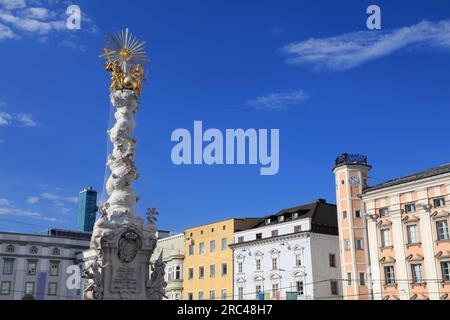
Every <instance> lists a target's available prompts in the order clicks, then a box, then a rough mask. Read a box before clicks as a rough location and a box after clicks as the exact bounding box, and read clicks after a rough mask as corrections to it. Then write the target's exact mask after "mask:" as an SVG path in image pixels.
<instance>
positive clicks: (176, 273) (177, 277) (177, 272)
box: [173, 266, 181, 280]
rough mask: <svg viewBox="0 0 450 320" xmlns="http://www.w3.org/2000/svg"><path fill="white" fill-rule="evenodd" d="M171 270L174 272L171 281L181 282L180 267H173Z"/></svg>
mask: <svg viewBox="0 0 450 320" xmlns="http://www.w3.org/2000/svg"><path fill="white" fill-rule="evenodd" d="M173 270H174V275H173V279H174V280H181V266H175V267H174V268H173Z"/></svg>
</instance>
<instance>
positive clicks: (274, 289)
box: [272, 283, 280, 299]
mask: <svg viewBox="0 0 450 320" xmlns="http://www.w3.org/2000/svg"><path fill="white" fill-rule="evenodd" d="M279 289H280V286H279V285H278V283H274V284H272V299H277V298H278V290H279Z"/></svg>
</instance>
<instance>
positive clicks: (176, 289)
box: [150, 233, 185, 300]
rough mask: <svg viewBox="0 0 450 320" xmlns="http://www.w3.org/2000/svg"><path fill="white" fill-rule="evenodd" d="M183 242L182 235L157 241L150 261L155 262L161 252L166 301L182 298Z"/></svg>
mask: <svg viewBox="0 0 450 320" xmlns="http://www.w3.org/2000/svg"><path fill="white" fill-rule="evenodd" d="M184 240H185V239H184V233H180V234H176V235H174V236H170V237H166V238H162V239H159V240H158V244H157V246H156V249H155V252H154V253H153V255H152V258H151V260H150V261H151V262H153V261H155V260H156V259H158V258H159V256H160V254H161V252H162V255H163V261H164V262H165V263H166V275H165V280H166V282H167V287H166V296H167V299H168V300H181V298H182V293H183V261H184Z"/></svg>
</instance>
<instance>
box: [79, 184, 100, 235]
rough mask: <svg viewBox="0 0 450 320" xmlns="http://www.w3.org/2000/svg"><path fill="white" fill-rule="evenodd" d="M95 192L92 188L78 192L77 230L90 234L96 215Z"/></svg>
mask: <svg viewBox="0 0 450 320" xmlns="http://www.w3.org/2000/svg"><path fill="white" fill-rule="evenodd" d="M97 210H98V207H97V191H95V190H94V189H93V188H92V187H89V188H86V189H84V190H83V191H81V192H80V195H79V197H78V212H77V229H78V230H79V231H84V232H92V230H93V229H94V224H95V218H96V215H97Z"/></svg>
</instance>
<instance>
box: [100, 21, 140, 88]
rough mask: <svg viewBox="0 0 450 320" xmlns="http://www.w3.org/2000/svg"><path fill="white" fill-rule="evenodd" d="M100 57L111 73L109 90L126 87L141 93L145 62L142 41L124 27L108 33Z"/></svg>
mask: <svg viewBox="0 0 450 320" xmlns="http://www.w3.org/2000/svg"><path fill="white" fill-rule="evenodd" d="M100 57H101V58H106V59H107V61H106V62H105V64H104V67H105V69H106V71H108V72H109V73H110V74H111V86H110V91H111V92H114V91H117V90H123V89H128V90H135V91H137V92H138V93H139V94H141V92H142V83H143V82H144V80H145V79H144V68H143V67H142V63H145V62H147V54H146V53H145V42H144V41H141V40H139V39H138V38H136V37H134V36H133V34H132V33H131V32H129V31H128V28H126V29H125V30H122V31H120V32H118V33H116V34H110V35H109V37H108V40H107V42H106V46H105V47H104V48H103V54H102V55H101V56H100Z"/></svg>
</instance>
